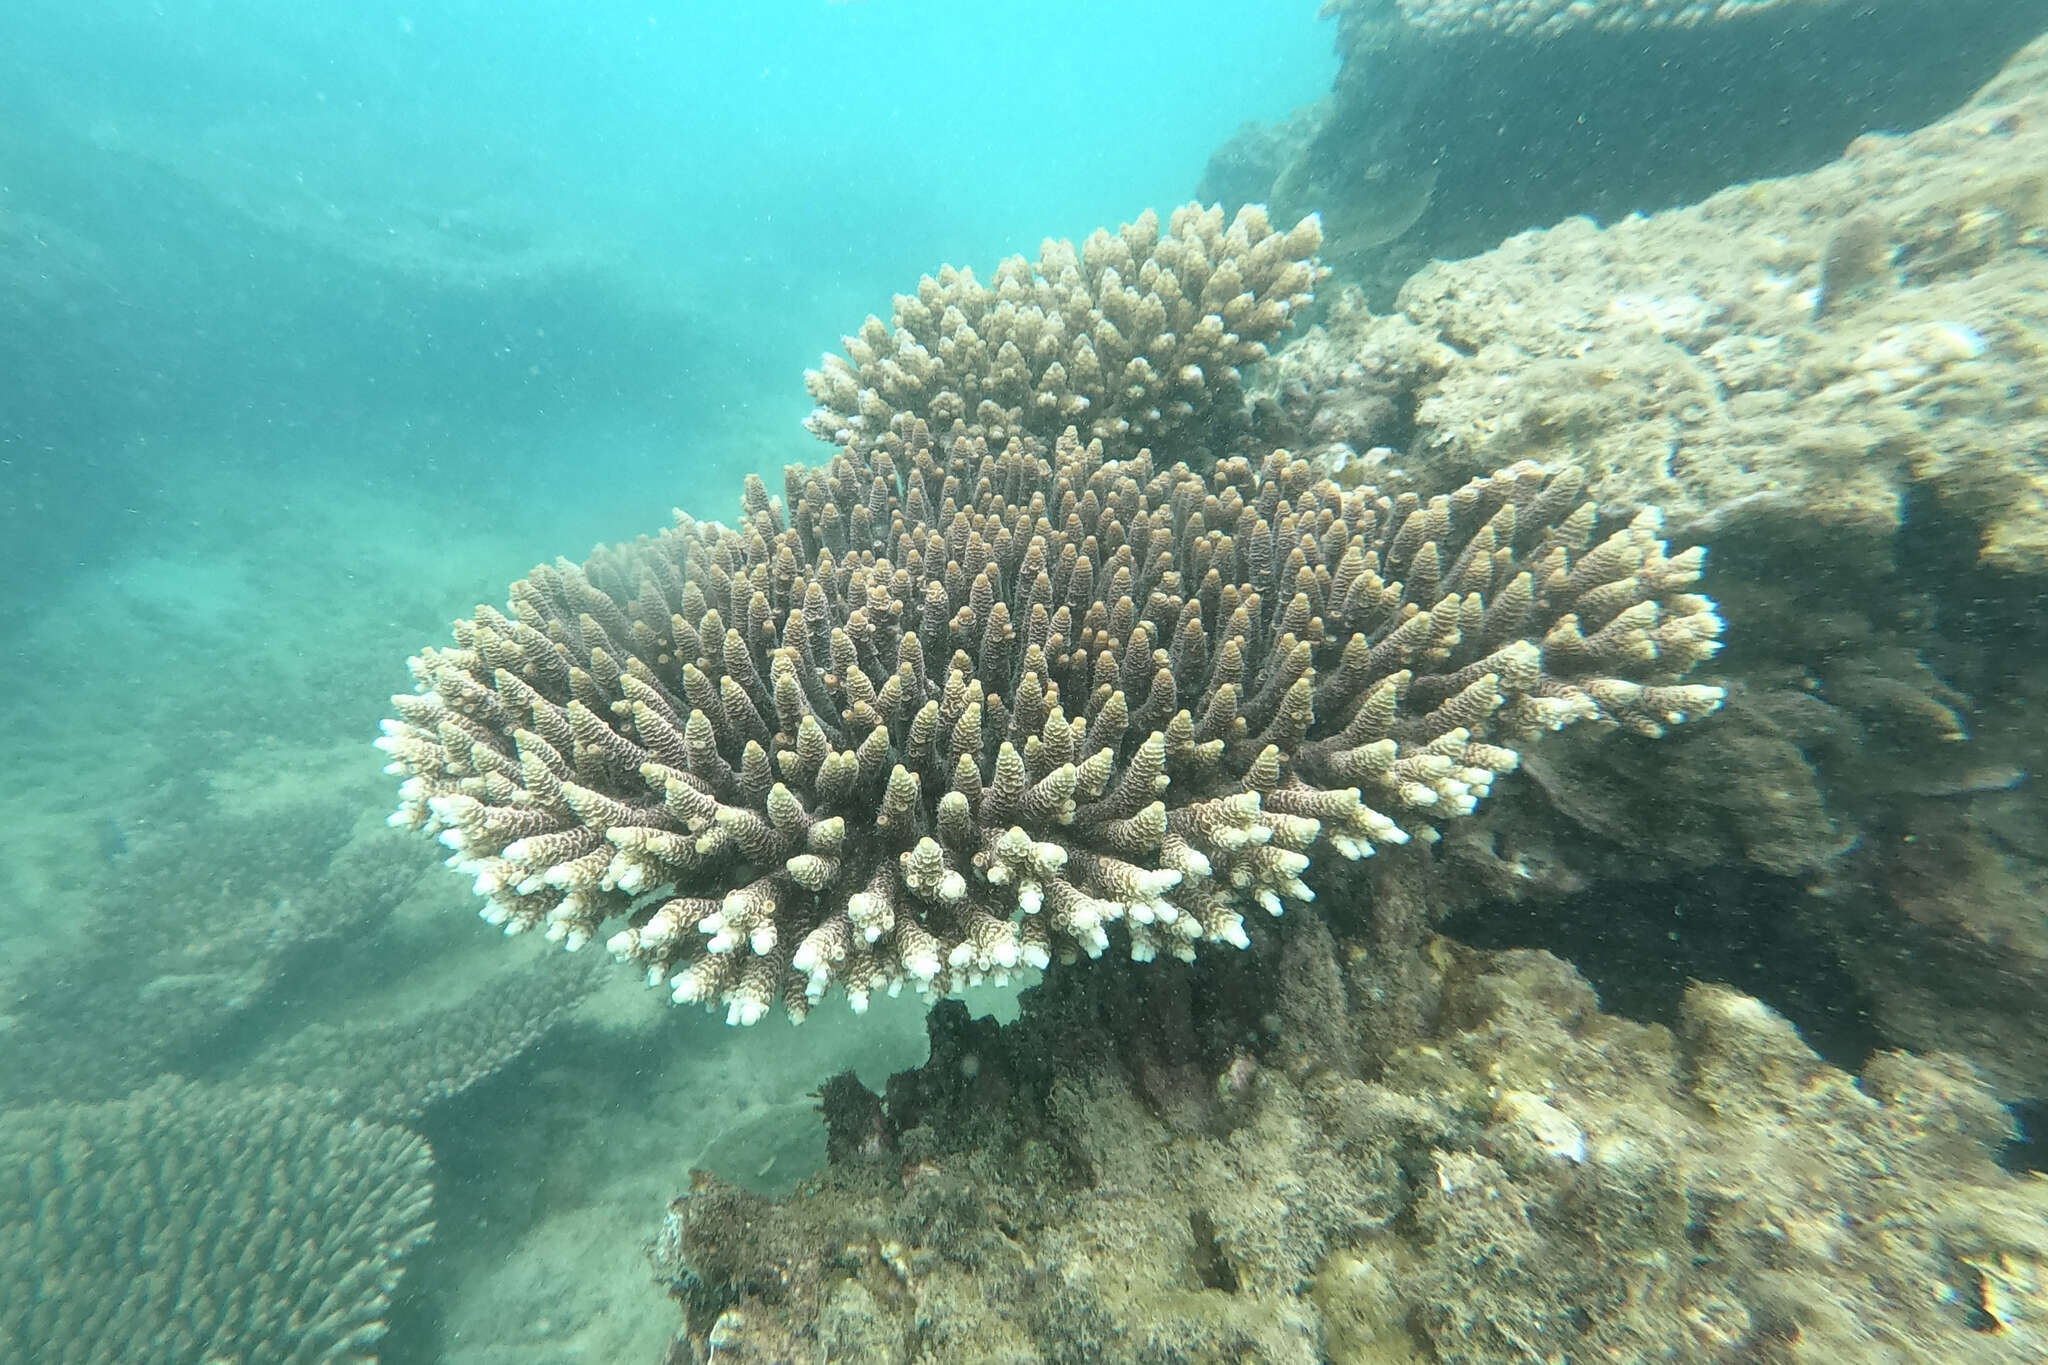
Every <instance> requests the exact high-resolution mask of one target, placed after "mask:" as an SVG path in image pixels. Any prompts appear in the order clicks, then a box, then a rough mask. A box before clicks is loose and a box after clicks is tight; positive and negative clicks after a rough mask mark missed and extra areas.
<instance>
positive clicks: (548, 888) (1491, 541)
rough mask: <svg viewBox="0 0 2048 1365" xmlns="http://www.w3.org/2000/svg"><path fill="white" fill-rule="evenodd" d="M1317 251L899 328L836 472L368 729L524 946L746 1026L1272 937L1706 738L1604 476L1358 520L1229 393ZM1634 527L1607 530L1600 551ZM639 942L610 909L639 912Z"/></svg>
mask: <svg viewBox="0 0 2048 1365" xmlns="http://www.w3.org/2000/svg"><path fill="white" fill-rule="evenodd" d="M1319 241H1320V232H1319V229H1318V225H1317V222H1316V220H1314V219H1312V218H1311V219H1307V220H1304V221H1303V222H1302V223H1300V224H1298V225H1297V226H1295V227H1294V228H1293V229H1291V230H1289V231H1285V232H1281V231H1276V230H1274V229H1273V228H1272V227H1271V226H1270V225H1269V224H1268V222H1267V220H1266V216H1265V214H1264V213H1263V211H1261V210H1259V209H1257V208H1246V209H1244V210H1242V211H1240V212H1239V213H1238V214H1237V216H1236V217H1235V219H1234V220H1233V221H1231V222H1230V223H1229V224H1228V226H1227V227H1226V225H1225V223H1224V219H1223V214H1222V212H1221V210H1220V209H1214V208H1212V209H1208V210H1203V209H1201V208H1200V207H1198V206H1195V205H1189V206H1187V207H1184V208H1181V209H1178V210H1176V211H1175V212H1174V213H1173V215H1172V218H1171V222H1170V223H1169V224H1168V226H1167V228H1166V230H1165V231H1164V232H1162V231H1161V230H1160V225H1159V222H1158V220H1157V219H1156V218H1155V217H1154V216H1152V215H1151V214H1149V213H1147V214H1146V215H1144V216H1143V217H1141V218H1140V219H1139V220H1138V221H1137V222H1136V223H1133V224H1129V225H1126V226H1125V227H1123V228H1121V229H1119V231H1118V232H1116V233H1114V234H1111V233H1107V232H1100V231H1098V232H1097V233H1096V234H1094V235H1093V236H1092V237H1090V238H1089V239H1088V241H1086V242H1085V243H1084V244H1083V245H1082V246H1081V248H1080V249H1079V250H1078V251H1077V250H1076V249H1075V248H1074V247H1073V246H1072V245H1071V244H1069V243H1066V242H1048V243H1046V244H1045V246H1044V247H1043V249H1042V250H1041V252H1040V255H1039V259H1038V261H1037V262H1036V263H1035V264H1034V263H1031V262H1027V261H1026V260H1024V259H1023V258H1022V257H1013V258H1011V259H1010V260H1007V261H1005V262H1004V263H1003V264H1002V265H1000V266H999V267H998V268H997V270H996V272H995V276H994V279H993V281H992V283H991V284H989V285H983V284H981V283H980V282H979V281H977V280H976V279H975V277H974V276H973V275H972V274H971V273H970V272H966V271H958V272H956V271H952V270H946V271H943V272H941V274H940V275H939V276H938V277H937V278H936V279H932V278H927V279H926V280H924V281H923V282H922V283H921V285H920V287H919V290H918V292H917V293H916V294H915V295H906V296H902V297H899V298H898V299H897V300H896V307H895V323H894V326H893V327H890V326H885V325H884V324H882V323H881V322H880V321H879V320H878V319H872V318H871V319H869V321H868V323H867V324H866V325H865V326H864V327H863V328H862V329H861V332H860V334H859V335H858V336H855V337H849V338H847V339H846V352H847V356H846V358H845V359H841V358H839V357H828V358H827V360H826V363H825V366H824V368H823V369H822V370H820V371H818V372H815V373H813V374H812V375H810V376H809V384H810V388H811V392H812V394H813V396H814V397H816V398H817V400H818V402H819V408H818V410H817V411H816V412H815V413H814V415H813V417H812V419H811V422H810V426H811V429H812V430H813V431H814V432H816V433H817V434H818V435H820V436H821V437H824V438H825V439H827V440H830V441H832V442H833V443H834V444H835V445H837V446H838V447H839V449H838V452H837V453H836V454H835V455H834V456H833V457H832V458H831V459H830V460H829V461H828V462H827V463H826V464H825V465H824V466H823V467H822V468H816V469H805V468H801V467H792V468H791V469H789V470H788V471H787V472H786V474H785V481H784V483H785V491H784V496H783V498H782V499H781V500H779V501H778V500H776V499H773V498H771V497H770V496H769V495H768V492H767V490H766V489H765V487H764V486H763V485H762V484H761V483H760V481H758V480H754V479H750V480H749V481H748V483H747V487H746V490H745V493H744V495H743V497H742V500H741V516H740V519H739V522H738V524H737V525H736V526H734V527H727V526H725V525H722V524H719V523H715V522H711V523H706V522H697V521H693V520H691V519H690V518H688V517H683V516H680V515H679V518H678V520H679V524H678V525H677V527H675V528H674V529H672V530H668V531H665V532H663V533H661V534H660V535H659V536H657V537H654V538H652V539H649V538H642V539H640V540H639V541H636V542H634V543H633V544H630V545H625V546H620V547H615V548H611V549H606V550H602V551H600V552H598V553H597V554H596V555H595V556H594V557H593V558H592V559H590V560H589V561H588V562H587V563H586V564H584V565H583V566H581V567H578V566H575V565H573V564H570V563H567V562H566V561H561V562H558V563H557V564H556V565H555V566H553V567H548V566H542V567H539V568H536V569H535V570H534V571H533V572H532V573H531V574H530V575H529V576H528V577H527V578H525V579H523V580H521V581H520V582H518V583H516V584H514V585H513V588H512V593H511V602H510V606H509V609H508V611H506V612H500V611H497V610H494V609H491V608H488V607H484V608H479V610H478V612H477V614H476V615H475V616H474V617H472V618H470V619H468V620H465V621H460V622H458V623H457V624H456V627H455V647H454V648H452V649H451V648H440V649H428V650H425V651H423V652H422V653H421V655H420V656H419V657H418V658H416V659H414V660H413V661H412V667H413V672H414V674H415V677H416V678H417V679H418V687H417V691H416V692H415V693H414V694H413V695H408V696H401V697H398V698H395V699H394V705H395V707H396V709H397V712H398V716H397V718H396V719H395V720H392V721H388V722H386V726H385V731H386V733H385V736H384V738H383V739H382V740H381V741H380V744H381V745H382V747H383V748H384V749H385V750H386V751H387V752H388V753H389V754H390V756H391V759H392V763H391V769H392V771H393V772H394V773H396V774H401V775H403V776H404V778H405V781H404V785H403V788H402V795H401V804H400V807H399V810H398V812H397V813H396V814H395V815H394V817H393V822H394V823H397V824H403V825H407V826H410V827H413V828H417V829H424V830H431V831H436V832H438V833H439V835H440V838H441V840H442V842H444V843H445V844H447V845H448V847H449V848H450V849H452V850H453V857H452V858H451V859H450V862H451V863H452V864H453V865H454V866H456V867H457V868H459V869H461V870H462V871H464V872H465V873H468V874H469V875H472V876H473V877H474V878H475V880H476V888H477V892H478V894H479V895H481V896H483V897H485V906H484V910H483V915H484V917H485V918H486V919H488V920H490V921H492V922H493V923H497V924H501V925H502V926H504V928H505V931H506V932H507V933H516V932H520V931H523V930H527V929H536V928H538V929H542V930H544V931H545V932H546V933H547V934H548V936H549V937H551V938H554V939H558V940H560V941H562V942H563V943H565V944H566V945H567V946H569V947H571V948H575V947H580V946H582V945H583V944H585V943H587V942H589V941H590V940H592V939H599V938H601V939H604V940H605V941H606V942H607V943H608V945H609V947H610V948H611V951H612V952H613V953H614V954H616V955H617V956H618V957H620V958H622V959H625V960H627V961H630V962H632V963H634V964H636V965H637V966H639V967H641V968H642V969H643V970H645V972H646V973H647V975H648V978H649V980H650V981H651V982H656V983H662V982H666V983H667V984H668V985H669V986H670V988H671V989H672V991H673V994H674V998H675V999H676V1000H677V1001H678V1002H702V1003H705V1004H707V1005H719V1004H722V1005H723V1006H724V1007H725V1010H726V1017H727V1019H728V1021H730V1022H732V1023H735V1024H750V1023H753V1022H755V1021H756V1020H758V1019H760V1018H761V1017H762V1016H763V1015H764V1014H765V1013H766V1012H767V1011H768V1010H769V1009H770V1008H771V1007H772V1006H774V1005H777V1004H780V1005H781V1006H782V1007H783V1008H784V1009H785V1010H787V1011H788V1013H789V1014H790V1016H791V1017H792V1018H796V1019H801V1018H802V1017H803V1016H804V1015H805V1013H806V1012H807V1011H808V1010H809V1009H810V1007H811V1006H812V1005H813V1004H814V1003H815V1002H816V1001H818V1000H819V999H820V998H822V997H823V996H824V995H825V994H826V993H827V992H828V991H830V990H832V989H833V988H835V987H836V988H837V989H839V990H840V991H841V992H842V993H843V994H844V995H845V996H846V997H847V998H848V1000H849V1001H850V1002H851V1003H852V1005H853V1006H854V1008H855V1009H860V1008H863V1007H864V1006H865V1004H866V1002H867V1000H868V999H869V998H870V996H871V995H872V994H873V993H874V992H875V991H878V990H886V991H889V992H892V993H893V992H895V991H897V990H898V989H900V988H901V987H902V986H904V985H906V984H907V985H909V986H911V987H912V988H914V989H916V990H917V991H919V992H920V993H922V994H924V995H926V996H927V997H938V996H943V995H945V994H947V993H949V992H952V991H954V990H957V989H959V988H961V987H963V986H967V985H971V984H974V983H977V982H981V981H983V980H995V981H998V982H1000V981H1003V980H1006V979H1007V975H1008V973H1009V972H1010V971H1012V970H1013V969H1015V968H1018V967H1020V966H1028V967H1045V966H1047V965H1048V964H1049V963H1051V962H1052V961H1053V960H1054V959H1055V958H1058V959H1060V960H1062V961H1071V960H1073V959H1074V958H1076V957H1077V956H1079V955H1083V954H1085V955H1087V956H1091V957H1093V956H1097V955H1099V954H1101V953H1102V952H1103V951H1104V950H1105V949H1106V948H1107V947H1108V946H1109V944H1110V941H1111V940H1110V935H1111V931H1112V929H1113V928H1115V927H1116V926H1119V925H1120V926H1122V928H1121V931H1120V932H1121V934H1122V935H1123V936H1124V938H1125V941H1127V943H1128V950H1129V952H1130V955H1131V956H1132V957H1133V958H1136V959H1140V960H1144V959H1150V958H1152V957H1155V956H1157V955H1159V954H1161V953H1165V954H1171V955H1174V956H1178V957H1182V958H1188V959H1192V957H1193V956H1194V953H1195V950H1196V947H1197V945H1199V944H1217V943H1220V944H1227V945H1233V946H1236V947H1243V946H1246V945H1247V943H1248V938H1247V935H1246V933H1245V929H1244V924H1243V917H1244V916H1245V915H1246V914H1250V913H1255V912H1264V913H1268V914H1273V915H1278V914H1280V913H1281V911H1282V910H1283V908H1284V907H1285V905H1286V903H1287V902H1289V901H1293V902H1296V903H1300V902H1305V901H1308V900H1310V899H1312V894H1313V893H1312V892H1311V890H1310V888H1309V886H1308V884H1307V883H1306V882H1305V881H1304V875H1305V874H1306V873H1307V872H1308V870H1309V868H1310V867H1311V865H1312V864H1313V863H1314V862H1315V861H1316V860H1319V859H1323V858H1328V857H1333V856H1334V857H1339V858H1345V859H1357V858H1362V857H1365V856H1368V855H1370V854H1371V853H1372V852H1373V850H1374V849H1375V847H1378V846H1384V845H1388V844H1398V843H1404V842H1407V841H1408V840H1409V839H1411V838H1413V837H1417V836H1420V837H1425V838H1427V837H1433V833H1434V829H1433V826H1434V824H1435V823H1436V822H1440V821H1443V820H1448V819H1455V818H1457V817H1459V816H1461V815H1465V814H1468V813H1470V812H1471V811H1472V810H1473V808H1474V806H1475V803H1476V802H1478V801H1479V800H1480V799H1481V798H1483V797H1485V796H1486V795H1487V794H1488V792H1489V791H1490V789H1491V787H1492V785H1493V783H1494V782H1495V780H1496V779H1497V778H1498V777H1500V776H1501V775H1502V774H1504V773H1507V772H1510V771H1512V770H1513V769H1514V767H1515V766H1516V763H1517V754H1516V751H1515V749H1514V748H1513V747H1512V746H1513V745H1514V744H1515V743H1516V742H1517V741H1519V740H1522V739H1524V738H1526V737H1528V736H1531V735H1533V734H1535V733H1538V732H1540V731H1544V730H1555V729H1559V728H1562V727H1564V726H1566V725H1569V724H1572V723H1574V722H1577V721H1582V720H1597V721H1604V722H1608V723H1611V724H1616V725H1620V726H1623V727H1626V728H1628V729H1630V730H1633V731H1635V732H1638V733H1641V734H1645V735H1657V734H1660V733H1662V731H1663V730H1664V728H1665V727H1666V726H1669V725H1672V724H1676V723H1678V722H1681V721H1684V720H1686V719H1688V718H1690V717H1694V716H1698V715H1700V714H1703V713H1705V712H1708V711H1711V710H1713V709H1714V708H1715V707H1716V706H1717V705H1718V704H1719V703H1720V700H1721V693H1720V690H1719V689H1717V688H1714V687H1709V686H1702V685H1697V684H1688V683H1686V682H1684V681H1682V679H1683V677H1684V675H1685V674H1686V673H1687V672H1688V671H1689V670H1690V669H1691V668H1692V667H1693V666H1694V665H1695V664H1697V663H1698V662H1699V661H1701V660H1702V659H1704V658H1706V657H1707V656H1709V655H1710V654H1711V653H1713V651H1714V650H1715V648H1716V647H1717V636H1718V635H1719V633H1720V626H1721V623H1720V620H1719V618H1718V617H1717V616H1716V615H1715V613H1714V609H1713V606H1712V604H1711V603H1710V602H1709V601H1708V600H1707V599H1706V598H1704V597H1701V596H1698V595H1696V594H1694V593H1693V592H1691V591H1690V588H1691V585H1692V584H1693V582H1694V580H1695V579H1696V578H1697V577H1698V575H1699V570H1700V564H1701V558H1702V555H1701V552H1700V551H1699V550H1697V549H1694V550H1689V551H1687V552H1685V553H1683V554H1679V555H1675V556H1671V555H1667V554H1666V553H1665V547H1664V544H1663V542H1662V541H1661V540H1660V539H1659V538H1658V529H1659V523H1658V519H1657V515H1656V513H1655V512H1654V511H1645V512H1643V513H1640V514H1638V515H1637V516H1636V517H1635V518H1634V519H1633V520H1632V521H1630V522H1629V523H1628V524H1627V525H1625V526H1622V527H1620V528H1619V529H1611V530H1610V529H1608V528H1603V527H1601V526H1600V525H1599V522H1598V517H1597V511H1596V508H1595V507H1594V505H1593V504H1592V503H1590V502H1589V501H1587V500H1585V499H1584V498H1582V497H1581V496H1580V478H1579V476H1578V474H1577V473H1576V471H1573V470H1569V469H1565V470H1558V471H1546V470H1544V469H1541V468H1539V467H1537V466H1535V465H1532V464H1520V465H1516V466H1514V467H1512V468H1508V469H1504V470H1501V471H1499V472H1497V473H1495V474H1493V475H1491V476H1489V477H1484V478H1479V479H1474V480H1472V481H1471V482H1470V483H1468V484H1466V485H1465V486H1464V487H1462V488H1460V489H1459V490H1458V491H1457V492H1455V493H1453V494H1449V495H1445V496H1437V497H1432V498H1429V499H1427V500H1423V499H1420V498H1418V497H1416V496H1415V495H1413V494H1404V495H1402V496H1400V497H1398V498H1395V497H1389V496H1385V495H1382V494H1381V493H1379V492H1378V491H1376V490H1375V489H1372V488H1369V487H1353V488H1341V487H1339V486H1338V485H1337V484H1336V483H1334V482H1333V481H1331V480H1330V479H1329V478H1328V477H1326V476H1325V475H1324V474H1323V473H1322V472H1321V471H1320V470H1319V469H1318V468H1316V467H1315V466H1313V465H1311V464H1310V463H1308V462H1306V461H1303V460H1300V459H1297V458H1295V457H1293V456H1291V455H1290V454H1289V453H1288V452H1286V451H1284V450H1257V449H1252V448H1248V447H1247V444H1246V441H1245V438H1244V436H1243V426H1244V417H1243V413H1244V403H1243V398H1242V388H1241V379H1240V374H1239V367H1240V366H1242V365H1245V364H1249V363H1251V362H1254V361H1257V360H1259V359H1262V358H1263V357H1264V356H1265V355H1266V348H1267V346H1268V344H1269V343H1271V342H1272V341H1274V340H1275V339H1276V338H1278V337H1279V336H1280V335H1281V334H1282V333H1283V332H1284V331H1285V330H1286V329H1287V327H1288V324H1289V320H1290V318H1291V316H1292V315H1293V314H1294V313H1295V312H1296V311H1297V310H1298V309H1299V308H1300V307H1301V306H1303V305H1304V304H1306V303H1307V302H1308V301H1309V298H1310V296H1311V291H1312V288H1313V286H1314V284H1315V282H1316V279H1317V277H1318V274H1319V271H1318V268H1317V266H1316V265H1315V264H1314V261H1313V256H1314V252H1315V250H1316V248H1317V245H1318V243H1319ZM1603 531H1604V532H1605V533H1604V534H1603ZM621 922H623V923H622V924H621Z"/></svg>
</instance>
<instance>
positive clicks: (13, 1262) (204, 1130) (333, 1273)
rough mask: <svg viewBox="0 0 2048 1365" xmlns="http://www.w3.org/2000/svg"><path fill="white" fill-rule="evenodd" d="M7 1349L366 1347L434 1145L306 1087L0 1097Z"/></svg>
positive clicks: (58, 1360) (168, 1357)
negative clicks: (29, 1102) (338, 1106)
mask: <svg viewBox="0 0 2048 1365" xmlns="http://www.w3.org/2000/svg"><path fill="white" fill-rule="evenodd" d="M0 1172H4V1174H0V1358H5V1359H7V1360H10V1361H24V1362H26V1361H36V1362H38V1363H39V1365H43V1363H44V1362H47V1365H74V1363H75V1365H100V1363H101V1362H106V1361H141V1360H150V1361H164V1362H169V1363H171V1365H208V1363H209V1362H216V1361H225V1360H276V1361H302V1362H306V1365H342V1362H348V1361H363V1362H367V1361H374V1360H375V1359H376V1354H375V1350H376V1345H377V1342H378V1340H379V1339H380V1338H381V1337H382V1336H383V1335H384V1331H385V1323H384V1315H385V1312H386V1310H387V1309H388V1307H389V1305H390V1302H391V1294H392V1290H393V1289H394V1288H395V1287H396V1285H397V1283H398V1280H399V1277H400V1275H401V1274H402V1273H403V1271H404V1267H405V1261H406V1258H407V1257H408V1255H410V1254H411V1252H412V1251H413V1250H414V1249H415V1248H416V1247H418V1246H419V1245H420V1244H421V1243H422V1242H424V1241H425V1240H426V1238H427V1235H428V1233H429V1231H430V1230H431V1228H432V1226H433V1225H432V1223H431V1221H430V1220H429V1202H430V1199H431V1194H432V1189H431V1183H430V1177H431V1172H432V1161H431V1158H430V1155H429V1153H428V1151H427V1146H426V1143H424V1142H423V1141H421V1140H420V1139H419V1138H417V1137H415V1136H413V1135H412V1134H411V1133H407V1132H405V1131H404V1130H402V1129H399V1128H391V1127H386V1126H383V1125H381V1124H376V1123H369V1122H365V1121H363V1120H360V1119H351V1118H348V1117H346V1116H342V1115H337V1114H336V1113H334V1112H332V1111H331V1110H330V1109H329V1108H328V1107H327V1106H326V1104H325V1103H324V1102H323V1101H322V1100H320V1099H318V1098H317V1097H314V1096H312V1095H310V1094H308V1093H306V1092H304V1091H297V1090H290V1089H274V1090H215V1089H213V1088H212V1087H207V1086H197V1085H190V1084H186V1083H182V1082H166V1083H162V1084H159V1085H156V1086H153V1087H151V1088H149V1089H147V1090H143V1091H140V1092H137V1093H136V1094H134V1095H132V1096H130V1097H128V1098H126V1099H122V1100H116V1101H111V1102H108V1103H104V1104H62V1103H59V1104H49V1105H43V1106H40V1107H35V1108H25V1109H11V1110H8V1111H6V1112H5V1113H0Z"/></svg>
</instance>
